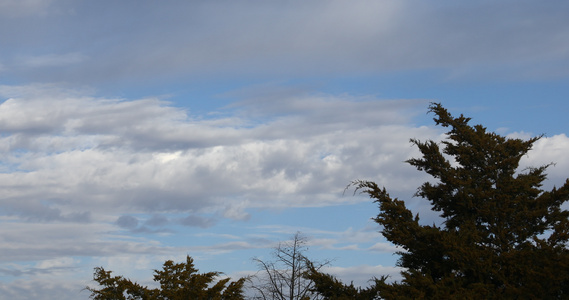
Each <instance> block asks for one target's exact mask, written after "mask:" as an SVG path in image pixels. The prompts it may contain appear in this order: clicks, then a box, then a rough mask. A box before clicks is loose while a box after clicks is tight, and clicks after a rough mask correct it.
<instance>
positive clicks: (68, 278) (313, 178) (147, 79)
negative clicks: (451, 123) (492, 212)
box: [0, 0, 569, 299]
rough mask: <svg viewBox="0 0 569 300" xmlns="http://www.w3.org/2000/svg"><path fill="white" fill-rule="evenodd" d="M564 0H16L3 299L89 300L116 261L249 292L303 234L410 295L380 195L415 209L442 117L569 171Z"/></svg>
mask: <svg viewBox="0 0 569 300" xmlns="http://www.w3.org/2000/svg"><path fill="white" fill-rule="evenodd" d="M567 11H569V4H568V3H566V2H563V1H540V2H539V3H538V2H535V1H499V2H496V1H469V2H468V3H464V2H460V3H458V2H456V1H437V2H423V1H349V2H348V1H289V2H271V1H217V2H215V3H213V2H211V1H162V2H157V1H71V0H19V1H17V0H0V45H1V47H0V139H1V141H0V223H1V226H0V241H1V243H0V254H1V255H0V294H2V295H8V296H6V297H9V298H10V299H31V298H35V297H37V295H38V294H40V293H41V294H42V295H43V298H51V299H86V298H88V293H87V292H85V291H81V289H82V288H83V287H85V286H86V285H88V284H92V282H90V280H91V276H92V270H93V268H94V267H96V266H103V267H105V268H107V269H109V270H113V271H115V272H116V273H118V274H123V275H126V276H128V277H130V278H133V279H135V280H138V281H140V282H142V283H147V282H148V281H150V280H151V275H152V269H157V268H160V266H161V264H162V263H163V262H164V261H165V260H167V259H174V260H177V261H181V260H183V259H184V257H185V256H186V255H191V256H192V257H194V258H195V259H196V264H197V266H198V267H199V268H200V269H201V270H202V271H222V272H225V273H226V274H227V275H229V276H233V277H236V276H242V275H247V274H251V273H252V272H255V271H256V266H255V265H254V264H253V263H252V261H251V259H252V258H253V257H260V258H263V259H270V253H271V248H272V247H274V246H275V245H276V244H277V243H278V242H279V241H283V240H286V239H288V238H290V237H291V236H292V235H293V234H294V233H295V232H297V231H300V232H302V233H303V234H305V235H306V236H307V237H308V238H309V247H310V251H309V253H308V255H309V256H310V257H312V258H313V259H315V260H319V259H333V263H332V265H331V267H330V268H329V269H328V271H329V272H331V273H333V274H335V275H337V276H338V277H339V278H341V279H344V280H347V281H352V280H353V281H354V282H355V283H357V284H363V285H365V284H366V280H367V279H369V278H371V277H373V276H382V275H391V276H393V278H394V279H397V274H398V269H397V268H396V267H394V266H395V262H396V259H397V257H396V256H395V255H393V252H394V251H395V250H396V249H394V247H393V246H392V245H390V244H389V243H388V242H387V241H385V239H383V238H382V237H381V235H380V234H379V233H378V230H379V228H378V227H377V226H376V225H375V224H374V223H373V222H372V221H371V220H370V218H372V217H374V216H376V215H377V213H378V211H377V207H376V205H375V204H373V203H371V202H370V200H369V199H367V198H365V197H362V196H358V195H355V196H352V193H351V192H347V193H345V194H344V193H343V192H344V188H345V187H346V185H347V184H348V183H349V182H350V181H351V180H355V179H369V180H373V181H376V182H377V183H378V184H380V185H383V186H385V187H386V188H387V189H388V190H389V191H390V193H391V194H392V195H394V196H397V197H400V198H401V199H405V200H406V201H407V203H408V205H409V207H411V208H412V209H413V210H414V211H416V212H418V213H420V215H421V216H422V219H423V220H424V221H425V222H432V221H434V220H436V215H435V214H434V213H432V212H430V211H429V207H428V205H426V204H425V203H424V201H421V199H417V198H413V197H412V195H413V194H414V192H415V190H416V188H417V187H418V186H419V185H420V184H421V183H422V182H423V181H425V180H429V178H428V177H426V176H425V175H424V174H421V173H420V172H418V171H416V170H414V169H413V168H412V167H410V166H409V165H407V164H405V163H403V161H405V160H406V159H408V158H411V157H416V156H417V155H418V152H417V150H416V149H414V148H413V147H411V145H410V143H409V139H410V138H418V139H421V140H426V139H435V140H440V139H441V138H442V137H443V133H444V131H443V130H442V129H441V128H437V127H435V126H434V124H433V122H432V116H431V115H427V114H426V112H427V107H428V105H429V103H430V102H433V101H435V102H441V103H442V104H443V106H445V107H447V108H448V109H449V110H450V111H451V112H452V113H453V114H456V115H458V114H461V113H463V114H465V115H467V116H470V117H472V119H473V120H472V122H473V123H475V124H479V123H481V124H483V125H485V126H487V127H488V129H489V130H492V131H496V132H498V133H500V134H504V135H508V136H511V137H522V138H528V137H531V136H535V135H539V134H545V136H544V138H542V139H541V140H540V141H539V142H537V143H536V145H535V147H534V149H533V150H532V151H531V152H530V154H529V155H528V156H527V157H524V160H523V166H522V167H524V166H535V165H542V164H547V163H550V162H555V163H556V165H555V166H552V167H551V168H550V169H549V178H548V181H547V182H546V184H545V187H551V186H553V185H559V184H561V183H562V182H564V181H565V178H566V177H568V176H567V172H566V170H567V169H568V168H569V159H568V156H567V154H566V153H568V150H569V139H568V138H567V128H568V121H567V118H566V115H567V112H568V111H569V104H568V103H569V102H568V101H567V100H568V98H569V18H567Z"/></svg>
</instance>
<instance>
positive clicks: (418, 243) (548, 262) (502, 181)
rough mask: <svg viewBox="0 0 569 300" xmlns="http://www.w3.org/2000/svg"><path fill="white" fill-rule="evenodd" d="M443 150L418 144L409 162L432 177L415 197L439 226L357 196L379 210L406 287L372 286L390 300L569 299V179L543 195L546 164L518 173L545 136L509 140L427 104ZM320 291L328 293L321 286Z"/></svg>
mask: <svg viewBox="0 0 569 300" xmlns="http://www.w3.org/2000/svg"><path fill="white" fill-rule="evenodd" d="M430 112H432V113H434V114H435V118H434V121H435V123H436V124H437V125H440V126H443V127H445V128H449V129H450V130H449V131H448V133H447V138H446V139H445V140H444V141H442V142H441V143H437V142H434V141H430V140H429V141H425V142H422V141H420V140H417V139H412V140H411V142H412V143H413V144H414V145H415V146H417V147H418V148H419V150H420V152H421V153H422V158H414V159H410V160H408V161H407V162H408V163H409V164H411V165H412V166H415V167H416V168H417V169H418V170H419V171H424V172H426V173H428V174H430V175H431V176H432V177H434V179H435V180H434V181H432V182H425V183H424V184H423V185H421V186H420V187H419V188H418V190H417V193H416V196H418V197H421V198H423V199H425V200H427V201H429V202H430V204H431V206H432V209H433V210H434V211H437V212H440V216H441V218H442V220H443V222H442V223H441V224H440V225H436V224H433V225H423V224H421V223H420V222H419V215H418V214H417V215H415V216H414V215H413V213H412V212H411V211H410V210H409V209H408V208H407V207H406V205H405V202H404V201H402V200H399V199H397V198H392V197H390V195H389V194H388V192H387V191H386V189H385V188H383V187H382V188H380V187H379V186H378V185H377V184H376V183H374V182H371V181H355V182H353V183H352V185H353V186H355V188H356V190H359V191H362V192H364V193H367V194H368V195H369V196H370V197H371V198H372V199H374V200H375V202H377V203H378V204H379V210H380V212H379V214H378V216H377V217H376V218H375V219H374V220H375V221H376V222H377V223H378V224H379V225H381V227H382V230H381V232H382V234H383V235H384V236H385V237H386V238H387V239H388V240H389V241H390V242H392V243H393V244H395V245H397V246H399V247H401V248H402V251H400V252H399V253H398V254H399V255H400V259H399V261H398V265H399V266H401V267H403V268H404V271H403V272H402V275H403V280H402V281H401V282H395V283H387V282H386V278H385V277H383V278H381V279H377V280H376V281H375V287H374V288H375V289H377V290H378V291H379V292H378V295H376V296H377V297H378V298H379V297H381V298H384V299H423V298H425V299H567V298H569V250H568V239H569V219H568V218H569V212H568V211H567V210H564V209H562V207H561V206H562V204H563V203H565V201H567V200H568V199H569V180H567V181H566V182H565V183H564V184H563V186H561V187H559V188H553V189H552V190H549V191H546V190H543V189H542V182H543V181H544V180H545V179H546V173H545V171H546V169H547V168H548V167H549V165H545V166H538V167H532V168H528V169H524V170H520V169H519V163H520V159H521V158H522V157H523V156H524V155H526V154H527V153H528V151H529V150H530V149H531V147H532V145H533V144H534V143H535V142H536V141H538V140H539V139H540V138H541V137H535V138H531V139H529V140H521V139H511V138H506V137H503V136H500V135H498V134H496V133H493V132H488V131H487V129H486V128H485V127H483V126H482V125H475V126H471V125H469V124H468V123H469V121H470V118H466V117H464V116H463V115H461V116H460V117H453V116H452V115H451V114H450V113H449V112H448V111H447V110H446V109H445V108H443V107H442V106H441V105H440V104H437V103H433V104H431V105H430ZM320 288H322V287H320Z"/></svg>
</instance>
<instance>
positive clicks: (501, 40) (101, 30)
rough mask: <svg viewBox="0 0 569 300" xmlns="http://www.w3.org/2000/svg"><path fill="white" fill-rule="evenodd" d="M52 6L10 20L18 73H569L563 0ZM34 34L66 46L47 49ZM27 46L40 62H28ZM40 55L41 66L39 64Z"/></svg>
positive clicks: (93, 77) (81, 76)
mask: <svg viewBox="0 0 569 300" xmlns="http://www.w3.org/2000/svg"><path fill="white" fill-rule="evenodd" d="M50 7H51V11H52V13H48V14H47V15H46V16H45V17H43V18H32V17H31V16H29V17H25V16H23V17H21V18H16V19H7V20H4V21H3V24H2V25H3V26H2V27H4V28H16V27H18V28H20V30H18V31H17V32H14V31H5V32H0V37H1V38H2V40H3V41H6V43H7V44H9V45H10V48H7V49H6V50H4V51H3V53H0V57H1V58H3V59H2V61H3V64H4V65H5V68H6V69H8V70H10V72H11V74H14V75H16V74H17V75H19V76H23V77H26V78H30V79H33V80H36V81H38V80H39V81H68V82H83V83H104V82H106V83H107V84H110V83H111V82H113V81H114V82H117V81H120V82H123V83H126V82H129V81H132V80H147V79H149V78H154V79H158V78H176V77H178V76H190V77H194V78H197V77H198V76H199V77H201V78H203V77H204V76H205V77H208V76H215V77H219V76H231V77H235V76H239V77H243V76H248V75H254V76H259V75H265V76H268V75H270V76H273V77H275V76H276V77H278V76H279V74H280V75H294V76H297V77H298V76H314V75H330V74H339V73H340V72H341V74H344V75H345V74H365V73H369V72H372V73H377V72H379V73H381V72H385V71H392V70H420V69H437V70H446V74H447V77H448V78H453V77H464V76H467V77H468V76H470V77H472V76H475V77H481V76H482V75H484V76H492V77H493V78H495V79H496V78H504V79H508V78H509V79H511V78H518V79H521V78H527V77H543V76H545V77H565V76H567V71H566V69H567V68H562V66H567V64H568V58H569V52H568V51H567V49H568V48H567V46H568V42H567V41H566V39H563V38H562V37H564V36H566V35H567V33H568V32H569V22H568V21H567V19H566V18H565V14H563V12H564V11H566V10H567V9H568V7H567V4H566V3H563V2H553V1H548V2H547V4H544V5H539V6H536V5H534V3H533V2H530V1H521V2H520V1H515V2H514V1H506V2H500V3H496V2H491V1H477V2H472V3H469V4H465V5H460V6H457V5H454V4H451V3H450V2H438V3H436V4H433V3H416V2H412V1H381V2H363V1H362V2H355V3H354V2H350V3H346V2H343V1H311V2H303V3H296V4H295V5H285V4H278V3H271V2H258V1H245V2H238V3H236V2H229V1H227V2H216V3H210V2H204V3H196V2H179V3H176V4H175V5H168V6H166V5H162V4H159V3H153V2H143V3H140V2H136V3H133V2H129V1H126V2H125V1H121V2H111V1H103V2H99V1H98V2H67V1H53V3H51V5H50ZM134 7H136V9H133V8H134ZM65 11H73V13H63V12H65ZM56 12H57V13H56ZM24 22H25V23H26V24H27V25H26V26H22V25H21V24H23V23H24ZM32 42H34V43H39V44H44V43H50V44H54V45H58V46H57V47H55V48H54V49H52V50H51V51H50V52H47V53H46V52H44V53H42V52H39V51H38V50H32V48H31V45H32ZM21 53H27V54H26V55H27V57H30V58H31V60H27V61H28V62H34V61H35V62H36V63H32V65H31V66H30V64H21V63H19V62H21V61H19V57H21ZM87 57H88V58H89V59H85V58H87ZM37 62H40V63H39V64H40V65H42V66H45V67H44V68H43V71H41V70H38V69H37V68H36V67H32V66H37V65H38V63H37ZM69 62H73V64H67V63H69ZM62 63H64V64H67V65H66V66H65V67H62ZM49 65H53V67H49ZM480 66H485V67H484V68H485V69H482V68H480ZM486 67H490V70H489V71H484V70H488V69H486Z"/></svg>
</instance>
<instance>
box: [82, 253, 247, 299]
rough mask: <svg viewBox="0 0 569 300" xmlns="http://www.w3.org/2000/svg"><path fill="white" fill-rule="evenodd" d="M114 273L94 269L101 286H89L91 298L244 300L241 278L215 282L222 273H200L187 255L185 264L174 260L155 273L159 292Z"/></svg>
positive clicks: (94, 278) (96, 279)
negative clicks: (113, 274) (99, 287)
mask: <svg viewBox="0 0 569 300" xmlns="http://www.w3.org/2000/svg"><path fill="white" fill-rule="evenodd" d="M111 273H112V271H106V270H105V269H103V268H102V267H98V268H95V272H94V275H93V280H94V281H96V282H98V283H99V285H101V286H102V288H101V289H96V288H91V287H87V290H89V291H90V292H91V298H92V299H95V300H111V299H112V300H115V299H116V300H123V299H124V300H127V299H128V300H130V299H143V300H155V299H156V300H158V299H160V300H162V299H169V300H182V299H184V300H185V299H195V300H243V299H245V298H244V296H243V284H244V283H245V279H244V278H241V279H239V280H237V281H234V282H229V281H230V279H229V278H225V279H221V280H219V281H217V282H215V279H216V278H217V277H219V275H221V273H220V272H208V273H202V274H200V273H198V269H196V268H195V267H194V260H193V259H192V258H191V257H189V256H187V257H186V262H185V263H179V264H176V263H174V262H173V261H171V260H168V261H166V262H165V263H164V266H163V269H162V271H159V270H155V271H154V273H155V274H154V281H156V282H159V283H160V288H159V289H149V288H147V287H143V286H141V285H139V284H138V283H136V282H132V281H130V280H129V279H126V278H124V277H122V276H112V275H111Z"/></svg>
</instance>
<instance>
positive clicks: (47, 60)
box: [21, 53, 87, 68]
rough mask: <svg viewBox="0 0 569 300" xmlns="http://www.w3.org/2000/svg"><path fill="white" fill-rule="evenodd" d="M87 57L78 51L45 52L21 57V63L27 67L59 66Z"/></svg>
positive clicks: (76, 62)
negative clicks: (62, 52)
mask: <svg viewBox="0 0 569 300" xmlns="http://www.w3.org/2000/svg"><path fill="white" fill-rule="evenodd" d="M85 59H87V57H86V56H85V55H82V54H80V53H66V54H45V55H39V56H30V57H22V58H21V60H22V62H21V64H22V65H24V66H26V67H29V68H42V67H61V66H67V65H72V64H78V63H81V62H83V61H84V60H85Z"/></svg>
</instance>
